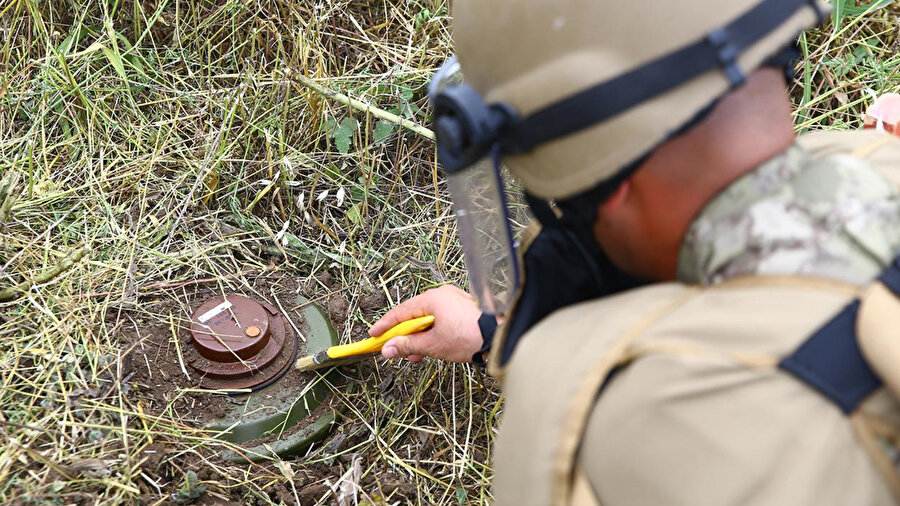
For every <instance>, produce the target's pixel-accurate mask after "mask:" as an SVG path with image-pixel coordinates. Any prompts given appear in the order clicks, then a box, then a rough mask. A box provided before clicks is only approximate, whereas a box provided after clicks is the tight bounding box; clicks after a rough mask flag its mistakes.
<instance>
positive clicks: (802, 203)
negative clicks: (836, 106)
mask: <svg viewBox="0 0 900 506" xmlns="http://www.w3.org/2000/svg"><path fill="white" fill-rule="evenodd" d="M897 251H900V195H898V192H897V190H896V189H895V187H894V186H893V185H892V184H891V183H890V182H889V181H888V180H887V179H885V178H884V177H883V176H882V175H881V174H880V173H879V172H878V171H876V170H875V169H874V168H872V167H871V166H870V165H869V164H867V163H865V162H863V161H861V160H858V159H856V158H853V157H850V156H849V155H835V156H829V157H824V158H818V159H816V158H813V157H811V156H810V155H809V153H807V152H806V151H805V150H804V149H803V148H801V147H799V146H797V145H794V146H792V147H790V148H789V149H787V150H786V151H785V152H784V153H782V154H781V155H779V156H777V157H775V158H773V159H772V160H769V161H768V162H766V163H765V164H763V165H761V166H759V167H757V168H756V169H754V170H753V171H751V172H750V173H748V174H746V175H744V176H743V177H741V178H740V179H738V180H737V181H735V182H734V183H732V184H731V185H730V186H729V187H728V188H726V189H725V191H723V192H721V193H719V194H718V195H717V196H716V197H715V198H714V199H713V200H712V201H711V202H709V203H708V204H707V205H706V207H705V208H704V209H703V210H702V211H701V213H700V214H699V215H698V217H697V218H696V219H695V220H694V222H693V223H692V224H691V226H690V227H689V228H688V231H687V233H686V234H685V238H684V241H683V243H682V246H681V252H680V255H679V259H678V279H679V280H680V281H683V282H686V283H700V284H704V285H707V284H713V283H718V282H721V281H724V280H726V279H729V278H734V277H739V276H762V275H777V274H794V275H809V276H819V277H825V278H831V279H837V280H841V281H847V282H851V283H857V284H864V283H867V282H869V281H871V280H872V279H874V278H875V277H876V276H877V275H878V274H879V273H880V272H881V271H882V270H884V268H885V267H886V266H887V265H888V264H889V263H890V262H891V261H892V260H893V259H894V257H895V255H896V252H897Z"/></svg>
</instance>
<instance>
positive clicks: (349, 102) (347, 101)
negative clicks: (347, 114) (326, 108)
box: [285, 72, 434, 140]
mask: <svg viewBox="0 0 900 506" xmlns="http://www.w3.org/2000/svg"><path fill="white" fill-rule="evenodd" d="M285 77H287V78H289V79H291V80H293V81H294V82H296V83H299V84H300V85H302V86H304V87H306V88H309V89H311V90H313V91H315V92H316V93H318V94H319V95H322V96H324V97H327V98H330V99H332V100H334V101H335V102H340V103H341V104H344V105H346V106H347V107H351V108H353V109H356V110H358V111H361V112H365V113H367V114H371V115H372V116H375V117H376V118H379V119H383V120H385V121H388V122H391V123H394V124H396V125H400V126H401V127H403V128H405V129H407V130H409V131H411V132H414V133H417V134H419V135H421V136H422V137H425V138H427V139H431V140H434V132H433V131H431V129H430V128H426V127H423V126H422V125H420V124H418V123H416V122H414V121H410V120H408V119H405V118H402V117H400V116H398V115H396V114H394V113H391V112H387V111H385V110H384V109H379V108H378V107H375V106H374V105H371V104H367V103H365V102H363V101H360V100H356V99H355V98H350V97H349V96H347V95H344V94H343V93H338V92H336V91H332V90H329V89H328V88H326V87H324V86H322V85H321V84H319V83H317V82H315V81H313V80H312V79H310V78H308V77H306V76H303V75H300V74H297V73H295V72H285Z"/></svg>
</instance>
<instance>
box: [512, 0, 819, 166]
mask: <svg viewBox="0 0 900 506" xmlns="http://www.w3.org/2000/svg"><path fill="white" fill-rule="evenodd" d="M816 1H817V0H762V1H761V2H759V3H758V4H757V5H756V6H755V7H753V8H752V9H750V10H749V11H747V12H745V13H744V14H743V15H742V16H741V17H739V18H737V19H736V20H734V21H732V22H731V23H730V24H728V25H726V26H724V27H722V28H718V29H716V30H713V31H711V32H709V33H708V34H707V35H706V37H704V38H703V39H701V40H698V41H696V42H695V43H693V44H691V45H689V46H687V47H684V48H682V49H679V50H677V51H674V52H672V53H669V54H668V55H666V56H663V57H662V58H660V59H658V60H655V61H653V62H651V63H648V64H646V65H644V66H641V67H638V68H636V69H634V70H632V71H631V72H628V73H625V74H623V75H621V76H619V77H617V78H614V79H612V80H610V81H607V82H604V83H600V84H598V85H597V86H594V87H591V88H588V89H586V90H584V91H582V92H580V93H577V94H575V95H572V96H571V97H569V98H567V99H564V100H562V101H561V102H557V103H554V104H552V105H550V106H547V107H546V108H544V109H542V110H539V111H537V112H535V113H533V114H531V115H530V116H528V117H527V118H523V119H522V120H521V121H520V122H519V123H517V124H516V125H514V126H512V127H511V128H510V130H509V131H508V132H507V133H506V134H504V135H503V140H502V144H503V150H504V152H505V153H507V154H509V153H523V152H527V151H530V150H531V149H533V148H534V147H536V146H538V145H540V144H543V143H545V142H549V141H551V140H554V139H558V138H560V137H564V136H566V135H569V134H572V133H575V132H578V131H580V130H583V129H584V128H587V127H590V126H592V125H595V124H597V123H600V122H602V121H606V120H607V119H609V118H612V117H614V116H617V115H619V114H621V113H623V112H625V111H627V110H629V109H631V108H633V107H635V106H637V105H638V104H641V103H643V102H646V101H647V100H650V99H652V98H655V97H657V96H659V95H662V94H663V93H665V92H667V91H669V90H672V89H675V88H677V87H678V86H681V85H682V84H684V83H686V82H688V81H690V80H691V79H694V78H695V77H697V76H700V75H702V74H704V73H706V72H708V71H710V70H711V69H713V68H715V67H717V66H718V67H721V68H722V70H723V72H725V75H726V76H727V77H728V80H729V81H730V82H731V85H732V86H733V87H736V86H739V85H741V84H743V83H744V80H745V76H744V74H743V72H742V71H741V69H740V67H739V66H738V64H737V61H738V58H739V57H740V56H741V54H742V53H743V52H744V51H745V50H746V49H748V48H749V47H751V46H753V45H754V44H756V43H757V42H758V41H760V40H762V39H763V38H765V37H766V36H767V35H769V34H770V33H771V32H772V31H773V30H775V29H776V28H778V27H779V26H781V25H782V24H783V23H784V22H785V20H786V19H788V18H789V17H791V16H792V15H793V14H794V13H795V12H796V11H798V10H799V9H801V8H802V7H803V6H808V7H811V8H812V9H813V10H814V11H815V13H816V15H817V16H818V18H819V22H820V23H821V22H822V21H823V16H824V13H823V12H822V11H821V9H820V8H819V6H818V4H817V3H816ZM611 98H613V99H611ZM711 98H712V97H711Z"/></svg>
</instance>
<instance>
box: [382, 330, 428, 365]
mask: <svg viewBox="0 0 900 506" xmlns="http://www.w3.org/2000/svg"><path fill="white" fill-rule="evenodd" d="M431 337H432V336H431V335H430V332H419V333H418V334H411V335H408V336H400V337H395V338H393V339H391V340H390V341H388V342H387V343H385V345H384V346H383V347H382V348H381V356H382V357H384V358H408V359H410V360H412V361H413V362H418V361H419V360H422V357H423V356H426V355H428V349H429V344H430V339H431ZM414 358H415V359H417V360H413V359H414Z"/></svg>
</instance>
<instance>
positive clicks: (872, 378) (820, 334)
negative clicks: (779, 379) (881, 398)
mask: <svg viewBox="0 0 900 506" xmlns="http://www.w3.org/2000/svg"><path fill="white" fill-rule="evenodd" d="M878 281H879V282H881V283H883V284H884V285H885V286H887V287H888V288H889V289H890V290H891V291H892V292H894V294H896V295H898V296H900V258H898V259H896V260H894V262H893V263H891V265H890V267H888V268H887V270H885V271H884V272H883V273H882V274H881V276H879V278H878ZM859 307H860V301H859V300H858V299H857V300H854V301H853V302H851V303H850V304H848V305H847V306H846V307H844V309H843V310H841V312H840V313H838V315H837V316H835V317H834V318H832V319H831V320H830V321H828V323H826V324H825V325H824V326H823V327H822V328H820V329H819V330H818V331H816V332H815V333H814V334H813V335H812V336H811V337H810V338H809V339H807V340H806V341H804V342H803V344H802V345H800V347H799V348H797V350H796V351H795V352H794V353H792V354H791V355H790V356H788V357H786V358H784V359H783V360H782V361H781V363H779V367H780V368H781V369H783V370H785V371H788V372H790V373H791V374H793V375H794V376H796V377H797V378H799V379H800V380H802V381H803V382H805V383H806V384H808V385H809V386H811V387H812V388H814V389H816V390H818V391H819V392H820V393H821V394H823V395H824V396H826V397H828V398H829V399H831V400H832V401H833V402H834V403H835V404H837V405H838V407H840V408H841V411H843V412H844V413H846V414H850V413H852V412H853V411H854V410H855V409H856V408H857V406H859V404H860V403H862V401H863V400H864V399H865V398H866V397H868V396H869V394H871V393H872V392H874V391H875V390H877V389H878V388H879V387H881V379H880V378H879V377H878V376H877V375H876V374H875V373H874V372H873V371H872V368H871V367H869V364H868V363H866V360H865V358H864V357H863V354H862V351H861V350H860V348H859V344H858V342H857V339H856V318H857V315H858V313H859Z"/></svg>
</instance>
